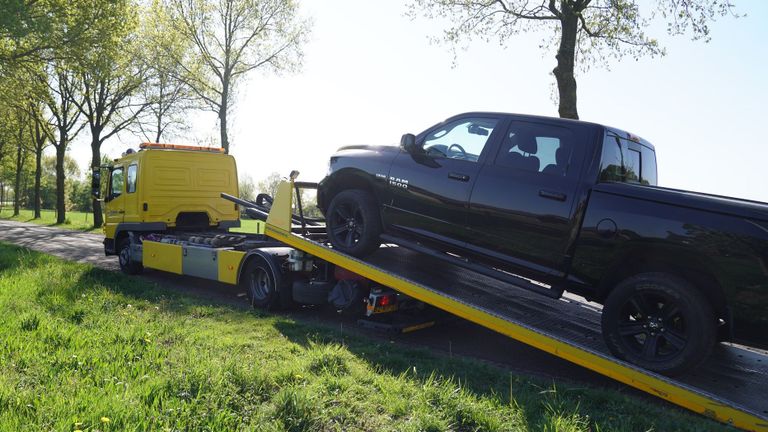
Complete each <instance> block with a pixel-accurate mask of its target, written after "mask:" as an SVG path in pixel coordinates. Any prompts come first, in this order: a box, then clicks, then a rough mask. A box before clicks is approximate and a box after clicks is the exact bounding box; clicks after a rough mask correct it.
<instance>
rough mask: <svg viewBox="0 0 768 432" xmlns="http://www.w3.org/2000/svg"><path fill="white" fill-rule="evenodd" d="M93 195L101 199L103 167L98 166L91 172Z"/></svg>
mask: <svg viewBox="0 0 768 432" xmlns="http://www.w3.org/2000/svg"><path fill="white" fill-rule="evenodd" d="M91 197H93V199H95V200H98V199H101V168H100V167H96V168H94V169H93V171H92V172H91Z"/></svg>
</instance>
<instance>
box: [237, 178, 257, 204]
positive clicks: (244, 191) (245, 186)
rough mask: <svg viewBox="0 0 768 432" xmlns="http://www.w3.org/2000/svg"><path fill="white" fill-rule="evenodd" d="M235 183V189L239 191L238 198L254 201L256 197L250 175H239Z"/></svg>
mask: <svg viewBox="0 0 768 432" xmlns="http://www.w3.org/2000/svg"><path fill="white" fill-rule="evenodd" d="M237 183H238V184H237V190H238V191H239V192H240V198H242V199H244V200H248V201H254V200H255V199H256V194H257V192H256V185H255V184H254V183H253V178H252V177H251V176H250V175H248V174H243V175H241V176H240V180H239V181H238V182H237Z"/></svg>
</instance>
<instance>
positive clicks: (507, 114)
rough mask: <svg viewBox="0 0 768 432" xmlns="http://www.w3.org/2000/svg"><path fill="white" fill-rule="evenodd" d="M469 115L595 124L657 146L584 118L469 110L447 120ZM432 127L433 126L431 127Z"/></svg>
mask: <svg viewBox="0 0 768 432" xmlns="http://www.w3.org/2000/svg"><path fill="white" fill-rule="evenodd" d="M468 115H473V116H474V115H477V116H483V115H493V116H504V117H513V118H515V119H518V120H538V121H542V120H543V121H547V122H556V123H563V124H579V125H586V126H593V127H597V128H601V129H606V130H608V131H610V132H612V133H614V134H616V135H619V136H620V137H622V138H626V139H629V140H631V141H635V142H638V143H641V144H643V145H644V146H646V147H649V148H651V149H652V150H655V147H654V146H653V144H651V143H650V142H648V141H647V140H645V139H643V138H641V137H639V136H637V135H635V134H633V133H631V132H627V131H625V130H623V129H619V128H616V127H612V126H606V125H604V124H600V123H594V122H590V121H584V120H575V119H569V118H560V117H549V116H539V115H532V114H517V113H504V112H495V111H469V112H465V113H461V114H457V115H455V116H452V117H450V118H448V119H446V120H445V122H448V121H450V120H452V119H454V118H456V117H464V116H468ZM430 129H431V128H430Z"/></svg>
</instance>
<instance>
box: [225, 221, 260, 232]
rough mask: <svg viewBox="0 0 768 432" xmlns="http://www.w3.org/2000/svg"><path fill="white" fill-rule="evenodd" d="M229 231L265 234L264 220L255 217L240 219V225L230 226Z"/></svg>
mask: <svg viewBox="0 0 768 432" xmlns="http://www.w3.org/2000/svg"><path fill="white" fill-rule="evenodd" d="M229 231H230V232H238V233H250V234H263V233H264V221H260V220H254V219H240V227H239V228H230V229H229Z"/></svg>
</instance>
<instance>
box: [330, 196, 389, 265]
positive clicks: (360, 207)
mask: <svg viewBox="0 0 768 432" xmlns="http://www.w3.org/2000/svg"><path fill="white" fill-rule="evenodd" d="M326 224H327V230H328V239H329V240H330V241H331V244H332V245H333V247H334V249H337V250H339V251H340V252H343V253H346V254H349V255H352V256H355V257H363V256H365V255H368V254H370V253H372V252H373V251H375V250H376V249H378V248H379V246H380V245H381V240H380V239H379V235H381V215H380V214H379V209H378V206H377V205H376V201H375V200H374V199H373V197H372V196H371V194H370V193H368V192H366V191H364V190H359V189H351V190H345V191H342V192H339V194H338V195H336V196H335V197H334V198H333V200H331V204H330V205H329V206H328V212H327V217H326Z"/></svg>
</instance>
